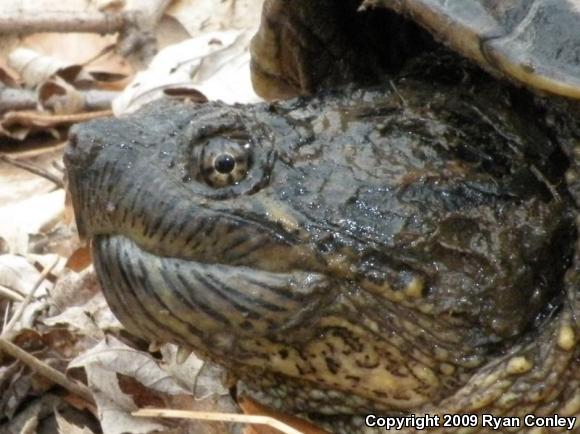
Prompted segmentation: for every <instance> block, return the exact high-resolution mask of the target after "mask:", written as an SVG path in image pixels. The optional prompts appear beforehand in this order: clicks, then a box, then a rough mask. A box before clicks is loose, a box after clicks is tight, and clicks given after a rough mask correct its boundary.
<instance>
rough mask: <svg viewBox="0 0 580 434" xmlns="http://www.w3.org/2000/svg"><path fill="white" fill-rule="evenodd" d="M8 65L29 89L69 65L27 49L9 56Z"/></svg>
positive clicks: (19, 49)
mask: <svg viewBox="0 0 580 434" xmlns="http://www.w3.org/2000/svg"><path fill="white" fill-rule="evenodd" d="M8 65H9V66H10V67H11V68H13V69H14V70H15V71H16V72H17V73H18V74H19V75H20V78H21V79H22V80H23V82H24V84H25V85H26V86H27V87H31V88H33V87H36V86H38V85H39V84H41V83H43V82H45V81H46V80H48V79H49V78H50V77H52V76H53V75H55V74H56V73H57V72H58V71H61V70H64V69H65V68H67V67H68V66H69V65H68V64H67V63H65V62H64V61H62V60H60V59H58V58H55V57H51V56H43V55H42V54H40V53H38V52H36V51H33V50H30V49H27V48H17V49H16V50H14V51H13V52H12V53H10V55H9V56H8Z"/></svg>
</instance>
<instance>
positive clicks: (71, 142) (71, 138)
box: [68, 131, 78, 149]
mask: <svg viewBox="0 0 580 434" xmlns="http://www.w3.org/2000/svg"><path fill="white" fill-rule="evenodd" d="M77 144H78V139H77V135H76V134H75V132H74V131H71V132H70V133H69V135H68V146H69V147H70V148H72V149H76V147H77Z"/></svg>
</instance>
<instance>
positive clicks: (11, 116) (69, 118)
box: [3, 110, 113, 127]
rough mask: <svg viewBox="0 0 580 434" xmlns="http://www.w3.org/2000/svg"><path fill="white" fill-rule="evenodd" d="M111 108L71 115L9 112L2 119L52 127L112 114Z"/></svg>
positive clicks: (10, 122) (11, 122)
mask: <svg viewBox="0 0 580 434" xmlns="http://www.w3.org/2000/svg"><path fill="white" fill-rule="evenodd" d="M112 114H113V112H112V111H111V110H98V111H94V112H86V113H75V114H71V115H51V114H44V113H38V112H27V111H21V112H10V113H6V114H5V115H4V118H3V121H4V123H7V124H14V123H22V124H25V125H35V126H40V127H52V126H57V125H67V124H74V123H77V122H84V121H89V120H91V119H96V118H102V117H104V116H112Z"/></svg>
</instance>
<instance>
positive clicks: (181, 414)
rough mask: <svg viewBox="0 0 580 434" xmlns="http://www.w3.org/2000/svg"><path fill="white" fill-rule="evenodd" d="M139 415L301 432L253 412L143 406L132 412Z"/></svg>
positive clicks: (285, 431)
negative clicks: (260, 426) (264, 426)
mask: <svg viewBox="0 0 580 434" xmlns="http://www.w3.org/2000/svg"><path fill="white" fill-rule="evenodd" d="M132 414H133V416H140V417H165V418H177V419H193V420H207V421H214V422H236V423H245V424H253V425H267V426H269V427H271V428H275V429H277V430H278V431H281V432H283V433H285V434H303V433H302V432H301V431H298V430H297V429H294V428H292V427H291V426H289V425H287V424H285V423H284V422H281V421H279V420H278V419H274V418H273V417H269V416H260V415H253V414H234V413H217V412H207V411H186V410H170V409H165V408H145V409H141V410H138V411H135V412H133V413H132Z"/></svg>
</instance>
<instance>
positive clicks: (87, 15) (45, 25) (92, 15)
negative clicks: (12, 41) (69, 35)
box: [0, 11, 135, 35]
mask: <svg viewBox="0 0 580 434" xmlns="http://www.w3.org/2000/svg"><path fill="white" fill-rule="evenodd" d="M134 20H135V14H134V13H128V12H118V13H107V12H74V13H71V12H65V11H57V12H55V11H37V13H34V14H23V13H19V14H14V15H8V14H6V13H4V14H2V15H0V33H17V34H20V35H23V34H30V33H38V32H80V33H101V34H104V33H116V32H119V31H121V30H122V29H123V28H124V27H125V26H126V25H127V23H128V22H132V21H134Z"/></svg>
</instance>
